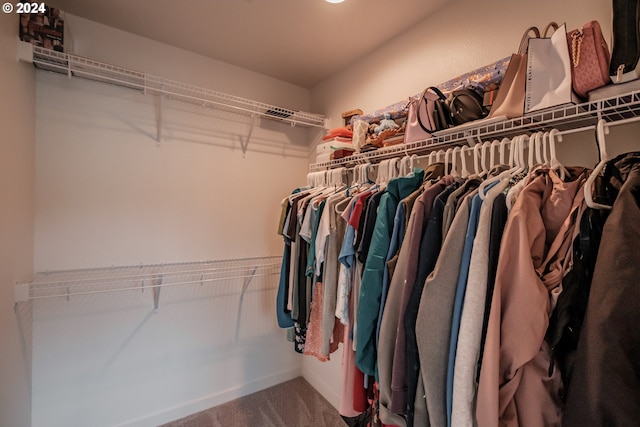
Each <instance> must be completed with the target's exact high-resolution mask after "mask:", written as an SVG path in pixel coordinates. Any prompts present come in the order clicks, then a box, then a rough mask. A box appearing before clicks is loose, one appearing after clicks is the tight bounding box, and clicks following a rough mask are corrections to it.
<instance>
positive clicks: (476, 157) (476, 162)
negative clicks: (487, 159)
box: [473, 142, 483, 176]
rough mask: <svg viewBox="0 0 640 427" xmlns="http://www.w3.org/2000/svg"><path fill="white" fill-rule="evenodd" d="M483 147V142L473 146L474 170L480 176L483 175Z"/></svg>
mask: <svg viewBox="0 0 640 427" xmlns="http://www.w3.org/2000/svg"><path fill="white" fill-rule="evenodd" d="M482 145H483V144H482V142H479V143H477V144H476V145H474V146H473V170H474V172H475V174H476V175H478V176H479V175H480V174H482V169H481V167H480V156H481V153H480V148H481V146H482Z"/></svg>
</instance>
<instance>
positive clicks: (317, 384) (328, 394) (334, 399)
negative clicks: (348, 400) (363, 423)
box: [302, 365, 341, 410]
mask: <svg viewBox="0 0 640 427" xmlns="http://www.w3.org/2000/svg"><path fill="white" fill-rule="evenodd" d="M302 377H303V378H304V379H305V380H307V382H308V383H309V384H311V386H312V387H313V388H315V389H316V390H317V391H318V393H320V394H321V395H322V397H324V398H325V399H327V401H329V403H330V404H331V405H332V406H333V407H334V408H336V410H338V409H340V388H341V384H339V385H338V386H337V387H336V386H335V385H332V384H330V383H328V382H327V381H326V380H325V379H324V378H323V377H322V376H320V375H319V374H318V373H317V372H314V371H313V370H312V369H305V367H304V365H303V368H302Z"/></svg>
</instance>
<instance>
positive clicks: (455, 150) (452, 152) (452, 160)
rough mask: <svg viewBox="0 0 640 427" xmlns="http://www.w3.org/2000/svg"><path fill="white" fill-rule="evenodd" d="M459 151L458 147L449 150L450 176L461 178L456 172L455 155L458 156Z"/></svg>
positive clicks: (456, 158)
mask: <svg viewBox="0 0 640 427" xmlns="http://www.w3.org/2000/svg"><path fill="white" fill-rule="evenodd" d="M461 151H462V149H461V148H460V147H454V148H453V149H452V150H451V175H453V176H455V177H459V176H462V175H461V174H460V172H459V171H458V157H457V154H459V153H460V152H461Z"/></svg>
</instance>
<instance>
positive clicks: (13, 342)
mask: <svg viewBox="0 0 640 427" xmlns="http://www.w3.org/2000/svg"><path fill="white" fill-rule="evenodd" d="M17 25H18V24H17V17H16V15H8V14H4V13H3V14H0V75H1V76H2V79H1V80H0V93H1V94H2V98H1V100H0V129H2V137H1V138H0V151H1V152H2V155H0V199H1V200H2V202H1V206H2V207H0V378H2V381H0V425H2V426H15V427H26V426H29V425H30V423H31V421H30V418H31V417H30V408H31V404H30V396H29V378H30V368H31V367H30V366H29V359H30V355H29V346H28V345H23V342H22V340H21V335H20V332H19V323H18V321H17V320H18V317H17V316H16V314H15V313H14V308H13V284H14V283H19V282H23V281H25V280H28V279H29V278H30V277H31V272H32V262H33V194H34V187H33V185H34V184H33V178H34V147H35V132H34V128H33V122H34V117H35V95H34V92H35V89H34V88H35V81H34V73H33V70H32V69H31V67H30V66H28V65H26V64H21V63H18V62H17V60H16V57H17V52H16V46H17V43H16V42H17V36H16V34H17V32H16V30H17Z"/></svg>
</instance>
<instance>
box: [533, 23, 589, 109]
mask: <svg viewBox="0 0 640 427" xmlns="http://www.w3.org/2000/svg"><path fill="white" fill-rule="evenodd" d="M554 27H557V25H555V24H550V25H549V26H548V27H547V29H549V28H554ZM576 101H577V98H576V97H575V95H574V94H573V91H572V85H571V62H570V58H569V46H568V44H567V28H566V25H562V26H561V27H559V28H557V29H556V30H555V32H554V33H553V34H552V35H551V37H549V38H547V37H546V32H545V37H544V38H533V39H529V51H528V54H527V80H526V92H525V103H524V104H525V105H524V111H525V113H529V112H532V111H536V110H542V109H544V108H550V107H556V106H558V105H562V104H568V103H575V102H576Z"/></svg>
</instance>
